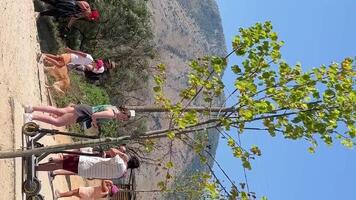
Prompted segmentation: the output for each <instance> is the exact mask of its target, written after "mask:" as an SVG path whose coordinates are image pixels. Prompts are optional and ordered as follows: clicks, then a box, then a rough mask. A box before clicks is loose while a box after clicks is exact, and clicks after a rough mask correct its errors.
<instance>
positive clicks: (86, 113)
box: [74, 104, 93, 123]
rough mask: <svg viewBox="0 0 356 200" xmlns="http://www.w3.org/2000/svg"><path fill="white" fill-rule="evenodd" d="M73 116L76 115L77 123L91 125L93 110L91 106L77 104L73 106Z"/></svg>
mask: <svg viewBox="0 0 356 200" xmlns="http://www.w3.org/2000/svg"><path fill="white" fill-rule="evenodd" d="M74 110H75V114H77V116H78V118H77V121H76V122H77V123H81V122H86V121H89V122H90V123H91V115H92V114H93V111H92V110H93V109H92V107H91V106H88V105H85V104H78V105H76V106H74Z"/></svg>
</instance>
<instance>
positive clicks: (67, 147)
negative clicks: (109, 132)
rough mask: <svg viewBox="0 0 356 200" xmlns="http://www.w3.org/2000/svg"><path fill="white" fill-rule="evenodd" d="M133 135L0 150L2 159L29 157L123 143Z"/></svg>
mask: <svg viewBox="0 0 356 200" xmlns="http://www.w3.org/2000/svg"><path fill="white" fill-rule="evenodd" d="M130 138H131V136H122V137H118V138H102V139H93V140H88V141H79V142H73V143H70V144H59V145H53V146H47V147H41V148H35V149H29V150H22V149H17V150H15V151H4V152H0V159H5V158H15V157H28V156H31V155H36V154H37V155H39V154H42V153H45V152H46V153H56V152H58V151H64V150H70V149H79V148H82V147H94V146H99V145H103V144H123V143H125V141H126V140H128V139H130Z"/></svg>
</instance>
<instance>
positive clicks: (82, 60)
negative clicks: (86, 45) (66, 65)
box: [70, 53, 94, 65]
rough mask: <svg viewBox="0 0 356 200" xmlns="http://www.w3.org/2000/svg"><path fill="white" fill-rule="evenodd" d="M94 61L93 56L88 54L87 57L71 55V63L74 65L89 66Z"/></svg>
mask: <svg viewBox="0 0 356 200" xmlns="http://www.w3.org/2000/svg"><path fill="white" fill-rule="evenodd" d="M93 61H94V59H93V57H91V55H89V54H86V56H85V57H83V56H80V55H77V54H75V53H71V54H70V63H71V64H74V65H89V64H90V63H92V62H93Z"/></svg>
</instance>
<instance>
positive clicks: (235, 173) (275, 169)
mask: <svg viewBox="0 0 356 200" xmlns="http://www.w3.org/2000/svg"><path fill="white" fill-rule="evenodd" d="M217 2H218V5H219V9H220V15H221V18H222V23H223V28H224V34H225V39H226V44H227V47H228V52H230V51H231V40H232V38H233V36H234V35H235V34H237V30H238V28H239V27H247V26H250V25H252V24H254V23H255V22H263V21H266V20H270V21H272V24H273V25H274V30H275V31H277V32H278V33H279V38H280V39H282V40H283V41H285V46H284V47H283V48H282V55H283V56H282V57H283V58H284V59H285V60H286V61H287V62H288V63H290V64H294V63H296V62H300V63H301V64H302V66H304V69H310V68H311V67H314V66H319V65H320V64H329V63H330V62H332V61H340V60H341V59H342V58H344V57H347V56H355V55H356V1H355V0H339V1H336V0H288V1H287V0H278V1H277V0H217ZM234 61H236V58H232V59H230V61H229V63H230V66H231V65H232V63H234ZM230 75H231V74H229V73H225V76H224V82H225V84H226V85H227V86H228V87H227V90H228V91H232V90H233V84H232V83H233V79H232V78H233V77H231V76H230ZM231 104H232V103H231V101H230V105H231ZM231 134H235V135H236V133H233V132H231ZM241 139H242V143H243V144H244V145H247V146H249V145H251V144H256V145H258V146H259V147H260V148H261V150H262V157H260V158H257V160H255V161H252V168H253V169H252V171H249V172H248V174H247V175H248V183H249V186H250V190H251V191H254V192H256V193H257V195H258V196H263V195H265V196H267V197H268V199H269V200H319V199H320V200H321V199H322V200H335V199H350V200H352V199H356V189H355V188H356V150H349V149H346V148H344V147H343V146H341V145H340V144H339V142H338V141H337V142H336V143H335V144H334V145H333V146H332V147H327V146H325V145H324V144H320V145H319V147H318V149H317V151H316V153H315V154H310V153H308V151H307V147H308V144H307V143H306V142H305V141H289V140H285V139H283V138H282V137H275V138H271V137H270V136H268V134H267V133H263V132H260V133H252V132H250V133H248V132H246V134H243V135H242V138H241ZM216 157H217V160H218V161H219V162H220V163H221V164H222V165H223V166H224V169H225V170H226V171H227V173H228V174H229V175H230V177H232V178H233V179H234V180H235V181H236V183H239V182H240V181H243V180H244V179H243V177H242V173H241V172H242V168H241V164H240V162H239V160H238V159H234V158H233V157H232V153H231V151H230V149H229V148H228V147H227V146H226V141H224V140H220V144H219V147H218V150H217V156H216ZM215 171H216V172H217V173H218V174H219V176H220V177H222V178H223V176H222V173H220V172H219V170H218V169H217V168H216V167H215ZM223 179H224V178H223ZM225 182H226V181H225Z"/></svg>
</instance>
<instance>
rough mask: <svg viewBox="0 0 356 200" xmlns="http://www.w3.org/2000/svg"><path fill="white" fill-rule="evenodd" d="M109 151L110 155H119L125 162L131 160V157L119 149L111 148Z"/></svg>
mask: <svg viewBox="0 0 356 200" xmlns="http://www.w3.org/2000/svg"><path fill="white" fill-rule="evenodd" d="M109 152H110V155H119V156H120V157H121V158H122V159H123V160H124V161H125V162H127V161H129V157H128V156H127V155H126V154H125V153H122V152H121V151H120V150H118V149H115V148H110V150H109Z"/></svg>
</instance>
